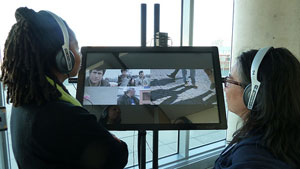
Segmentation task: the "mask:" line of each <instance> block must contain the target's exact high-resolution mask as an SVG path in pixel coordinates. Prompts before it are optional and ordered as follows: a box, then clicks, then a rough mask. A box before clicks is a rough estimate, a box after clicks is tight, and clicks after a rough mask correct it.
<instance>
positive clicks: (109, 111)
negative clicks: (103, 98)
mask: <svg viewBox="0 0 300 169" xmlns="http://www.w3.org/2000/svg"><path fill="white" fill-rule="evenodd" d="M99 123H101V124H102V125H106V124H121V109H120V107H119V106H116V105H110V106H107V107H106V108H105V109H104V110H103V112H102V114H101V116H100V119H99Z"/></svg>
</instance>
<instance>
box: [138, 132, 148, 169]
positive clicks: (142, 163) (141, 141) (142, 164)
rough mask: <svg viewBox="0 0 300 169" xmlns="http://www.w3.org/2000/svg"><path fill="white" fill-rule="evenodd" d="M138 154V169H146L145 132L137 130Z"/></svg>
mask: <svg viewBox="0 0 300 169" xmlns="http://www.w3.org/2000/svg"><path fill="white" fill-rule="evenodd" d="M138 152H139V155H138V161H139V168H140V169H146V130H139V134H138Z"/></svg>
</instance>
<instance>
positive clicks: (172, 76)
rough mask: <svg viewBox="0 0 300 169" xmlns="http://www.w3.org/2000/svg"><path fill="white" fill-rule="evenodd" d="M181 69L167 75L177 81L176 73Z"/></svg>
mask: <svg viewBox="0 0 300 169" xmlns="http://www.w3.org/2000/svg"><path fill="white" fill-rule="evenodd" d="M179 70H180V69H175V70H174V71H173V72H172V73H171V74H168V75H167V76H168V77H169V78H171V79H173V80H174V81H175V78H176V75H177V73H178V72H179Z"/></svg>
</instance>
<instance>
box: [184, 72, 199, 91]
mask: <svg viewBox="0 0 300 169" xmlns="http://www.w3.org/2000/svg"><path fill="white" fill-rule="evenodd" d="M181 71H182V77H183V83H184V86H186V87H187V86H189V81H188V80H187V78H186V75H187V70H186V69H181ZM195 74H196V70H195V69H190V78H191V80H192V85H191V87H194V88H198V86H197V85H196V80H195Z"/></svg>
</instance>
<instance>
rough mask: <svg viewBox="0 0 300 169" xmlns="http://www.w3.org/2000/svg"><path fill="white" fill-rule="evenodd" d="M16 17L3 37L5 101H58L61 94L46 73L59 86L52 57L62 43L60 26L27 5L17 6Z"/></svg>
mask: <svg viewBox="0 0 300 169" xmlns="http://www.w3.org/2000/svg"><path fill="white" fill-rule="evenodd" d="M15 17H16V20H17V23H15V24H14V25H13V26H12V28H11V30H10V32H9V35H8V37H7V39H6V42H5V50H4V58H3V63H2V68H1V70H2V76H1V80H2V81H3V83H4V85H6V86H7V102H12V103H13V105H14V106H20V105H23V104H28V103H35V104H38V105H40V104H43V103H45V102H47V101H53V100H57V99H58V98H59V97H60V96H61V94H60V92H59V91H58V90H57V89H56V87H54V86H52V85H51V84H50V83H49V82H48V81H47V79H46V76H48V77H50V78H51V79H52V80H54V82H55V85H56V84H60V85H62V84H61V82H59V80H58V79H57V78H56V76H55V75H54V73H53V72H52V71H53V68H56V67H55V66H54V65H56V64H55V56H56V54H57V53H58V51H59V50H61V46H62V44H63V43H64V42H63V35H62V31H61V29H60V27H59V25H58V24H57V22H56V21H55V19H54V18H53V17H52V16H51V15H50V14H48V13H47V12H45V11H40V12H38V13H37V12H35V11H34V10H32V9H28V8H26V7H21V8H18V9H17V10H16V12H15ZM66 26H67V24H66ZM67 28H68V31H69V32H70V29H69V27H68V26H67ZM62 86H63V85H62ZM63 88H64V87H63ZM64 89H65V88H64Z"/></svg>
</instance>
